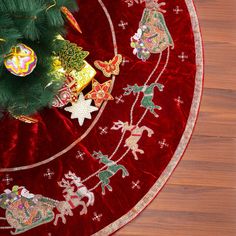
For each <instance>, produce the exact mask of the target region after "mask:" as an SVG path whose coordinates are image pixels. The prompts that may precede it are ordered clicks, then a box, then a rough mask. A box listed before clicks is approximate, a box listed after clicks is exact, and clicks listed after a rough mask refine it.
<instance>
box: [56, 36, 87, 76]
mask: <svg viewBox="0 0 236 236" xmlns="http://www.w3.org/2000/svg"><path fill="white" fill-rule="evenodd" d="M54 51H55V55H56V56H58V57H59V60H60V62H61V65H62V67H63V68H64V70H65V71H66V72H67V73H69V72H71V71H72V70H77V71H80V70H81V69H82V68H83V66H84V65H85V63H84V59H85V58H86V57H87V56H88V55H89V52H87V51H83V50H82V48H81V47H78V46H77V45H76V44H75V43H71V42H70V41H68V40H56V41H55V43H54Z"/></svg>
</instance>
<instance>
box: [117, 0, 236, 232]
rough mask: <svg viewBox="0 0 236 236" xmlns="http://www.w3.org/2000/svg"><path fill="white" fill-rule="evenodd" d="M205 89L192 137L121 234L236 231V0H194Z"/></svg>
mask: <svg viewBox="0 0 236 236" xmlns="http://www.w3.org/2000/svg"><path fill="white" fill-rule="evenodd" d="M195 3H196V7H197V10H198V15H199V19H200V23H201V28H202V33H203V40H204V45H205V60H206V67H205V70H206V72H205V86H204V87H205V89H204V96H203V101H202V105H201V112H200V115H199V119H198V123H197V127H196V129H195V132H194V136H193V138H192V141H191V143H190V145H189V147H188V150H187V152H186V153H185V155H184V158H183V160H182V162H181V163H180V164H179V166H178V168H177V169H176V171H175V173H174V174H173V175H172V177H171V179H170V180H169V182H168V183H167V185H166V186H165V188H164V189H163V190H162V192H161V193H160V194H159V195H158V197H157V199H156V200H154V202H153V203H152V204H151V205H150V206H149V207H148V208H147V209H146V210H145V211H144V212H143V213H142V214H141V215H140V216H139V217H138V218H137V219H136V220H134V221H133V222H132V223H130V224H129V225H128V226H126V227H125V228H123V229H122V230H120V231H119V232H118V233H116V234H115V235H116V236H125V235H126V236H127V235H129V236H131V235H135V236H140V235H141V236H151V235H152V236H154V235H155V236H172V235H174V236H203V235H204V236H235V235H236V69H235V68H236V0H195Z"/></svg>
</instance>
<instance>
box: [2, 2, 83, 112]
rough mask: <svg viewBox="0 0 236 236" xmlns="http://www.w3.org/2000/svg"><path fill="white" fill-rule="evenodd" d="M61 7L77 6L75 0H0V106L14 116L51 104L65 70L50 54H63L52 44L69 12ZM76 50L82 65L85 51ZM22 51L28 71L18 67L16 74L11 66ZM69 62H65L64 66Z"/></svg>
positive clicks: (63, 28)
mask: <svg viewBox="0 0 236 236" xmlns="http://www.w3.org/2000/svg"><path fill="white" fill-rule="evenodd" d="M62 9H66V10H68V11H72V12H73V11H76V10H78V7H77V4H76V1H75V0H1V1H0V108H1V110H2V109H3V110H5V111H7V112H9V113H11V114H12V115H13V116H18V115H30V114H33V113H35V112H37V111H39V110H40V109H42V108H44V107H47V106H48V105H50V104H51V102H52V99H53V97H54V96H55V95H56V93H57V91H58V89H60V88H61V86H62V84H63V82H64V80H65V74H63V73H60V72H58V71H57V70H56V69H55V68H54V66H53V60H54V59H53V55H55V54H56V55H59V56H60V55H61V57H62V59H64V57H65V54H63V53H61V52H60V50H61V48H60V47H58V46H55V45H56V43H57V39H56V38H57V37H58V35H63V34H65V33H66V32H65V21H66V20H67V18H68V16H67V15H65V13H64V11H63V10H62ZM61 41H62V40H61ZM67 44H68V43H67ZM60 45H62V44H60ZM57 50H58V51H57ZM27 53H28V54H27ZM77 54H79V55H80V57H79V58H77V62H78V64H79V67H80V68H82V66H83V59H84V58H85V57H86V56H87V53H86V52H83V51H82V50H81V48H79V49H77ZM24 55H26V56H28V57H30V56H31V58H30V60H31V61H30V63H31V64H30V66H31V67H30V66H29V68H27V69H28V70H27V72H25V71H23V70H21V72H22V74H17V73H16V72H14V70H15V69H18V68H17V67H19V65H21V61H20V60H19V58H20V59H21V58H23V57H24ZM63 55H64V56H63ZM14 57H15V58H14ZM13 59H15V61H14V60H13ZM27 63H29V62H28V61H27ZM63 63H64V64H66V62H63ZM71 64H73V63H72V62H71V63H67V66H69V65H71ZM72 66H73V65H72ZM14 67H16V68H14Z"/></svg>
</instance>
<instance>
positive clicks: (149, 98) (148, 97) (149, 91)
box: [124, 83, 164, 117]
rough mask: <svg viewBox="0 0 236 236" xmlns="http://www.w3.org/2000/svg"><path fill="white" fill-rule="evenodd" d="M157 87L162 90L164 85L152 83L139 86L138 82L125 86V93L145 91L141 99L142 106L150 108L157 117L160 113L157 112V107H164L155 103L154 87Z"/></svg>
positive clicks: (159, 108)
mask: <svg viewBox="0 0 236 236" xmlns="http://www.w3.org/2000/svg"><path fill="white" fill-rule="evenodd" d="M155 87H157V88H158V89H159V91H160V92H162V91H163V89H164V85H162V84H159V83H152V84H151V85H149V86H148V85H144V86H138V85H137V84H135V85H133V86H131V85H128V86H127V88H124V90H125V93H124V95H125V96H127V95H130V94H131V93H132V92H133V94H136V93H143V95H144V96H143V99H142V101H141V106H142V107H144V108H146V109H148V110H149V111H150V112H151V113H152V114H153V115H154V116H155V117H158V114H157V113H156V112H155V109H158V110H161V109H162V108H161V107H160V106H158V105H155V104H154V102H153V96H154V88H155Z"/></svg>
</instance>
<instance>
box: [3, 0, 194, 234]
mask: <svg viewBox="0 0 236 236" xmlns="http://www.w3.org/2000/svg"><path fill="white" fill-rule="evenodd" d="M78 3H79V7H80V11H79V13H78V14H76V19H77V20H78V22H79V24H80V26H81V29H82V31H83V34H82V35H80V34H78V33H77V32H76V31H74V30H73V28H70V27H68V36H67V38H68V39H69V40H71V41H72V42H76V43H77V44H78V45H80V46H82V47H83V48H84V49H85V50H88V51H89V52H90V55H89V57H88V62H89V63H90V64H91V65H93V62H94V61H95V60H109V59H112V58H113V56H114V49H113V44H112V37H111V31H110V27H109V23H108V20H107V18H106V16H105V14H104V12H103V9H102V8H101V6H100V4H99V3H98V1H97V0H89V1H86V0H79V1H78ZM104 4H105V6H106V7H107V9H108V12H109V13H110V15H111V18H112V21H113V24H114V27H115V32H116V36H117V44H118V53H119V54H121V55H122V56H123V57H125V58H126V59H127V60H129V63H126V64H125V65H124V66H121V67H120V68H121V71H120V75H119V76H117V77H116V80H115V84H114V89H113V91H112V95H113V97H119V96H120V95H122V94H123V93H124V90H123V88H125V87H126V86H127V85H128V84H130V85H133V84H135V83H137V84H138V85H143V84H144V83H145V81H146V79H147V77H148V75H149V74H150V72H151V71H152V69H153V68H154V66H155V64H156V62H157V60H158V55H152V56H151V57H150V59H149V60H148V61H147V62H142V61H141V60H139V59H138V58H137V57H136V56H135V55H133V53H132V51H133V49H132V48H131V47H130V37H131V36H133V35H134V33H136V31H137V29H138V24H139V21H140V19H141V16H142V12H143V9H144V7H145V5H144V3H143V4H136V3H134V6H132V7H128V6H127V3H125V1H123V0H113V1H111V0H104ZM176 5H177V3H176V1H167V3H166V6H165V7H164V9H165V10H167V12H166V13H165V14H164V17H165V20H166V24H167V27H168V29H169V31H170V33H171V36H172V38H173V40H174V44H175V48H174V49H173V50H170V61H169V64H168V66H167V69H166V70H165V72H164V74H163V75H162V77H161V78H160V80H159V83H161V84H163V85H164V86H165V88H164V91H163V92H159V91H158V89H155V96H154V102H155V103H156V104H158V105H160V106H161V107H162V110H161V111H158V114H159V118H155V117H154V116H153V115H152V114H150V113H149V112H148V113H147V116H146V118H145V119H144V121H143V122H142V124H141V125H145V126H147V127H149V128H151V129H152V130H153V131H154V135H153V136H152V137H151V138H149V137H148V136H147V134H146V133H144V135H143V137H142V138H141V140H140V142H139V146H140V148H142V149H143V150H144V151H145V154H143V155H141V154H138V156H139V160H138V161H136V160H134V157H133V155H132V153H131V152H130V153H128V155H127V156H126V157H125V158H124V159H123V160H122V161H121V162H120V164H122V165H124V166H125V167H126V168H127V170H128V172H129V176H128V177H126V178H122V176H121V172H120V173H117V174H116V175H115V176H114V177H112V178H111V179H110V180H111V186H112V188H113V191H112V192H109V191H107V192H106V195H104V196H103V195H102V194H101V187H100V186H99V187H98V188H97V189H95V190H94V194H95V204H94V206H90V207H89V208H88V213H87V214H86V215H82V216H80V208H77V209H74V210H73V214H74V216H72V217H71V216H66V220H67V222H66V224H65V225H64V224H63V223H61V222H59V224H58V225H57V226H56V227H55V226H54V225H53V223H52V222H51V223H47V224H45V225H41V226H39V227H36V228H34V229H32V230H29V231H27V232H25V233H24V235H42V236H48V235H57V236H59V235H63V236H72V235H78V236H88V235H92V234H93V233H95V232H97V231H99V230H101V229H102V228H104V227H105V226H107V225H109V224H110V223H112V222H114V221H115V220H117V219H119V218H120V217H122V216H123V215H124V214H126V213H127V212H128V211H130V210H131V209H132V208H133V207H134V205H135V204H136V203H137V202H138V201H139V200H140V199H141V198H142V197H143V196H144V195H145V194H146V193H147V192H148V190H149V189H150V188H151V187H152V186H153V184H154V183H155V182H156V180H157V179H158V178H159V176H160V175H161V173H162V172H163V170H164V169H165V167H166V166H167V164H168V163H169V162H170V160H171V158H172V156H173V153H174V152H175V150H176V148H177V146H178V144H179V142H180V139H181V136H182V134H183V131H184V129H185V126H186V121H187V119H188V117H189V112H190V107H191V104H192V100H193V92H194V86H195V74H196V63H195V46H194V37H193V32H192V26H191V22H190V16H189V13H188V10H187V7H186V5H185V1H183V0H179V1H178V6H179V7H180V9H183V12H181V13H180V14H175V13H174V12H173V9H174V8H175V7H176ZM121 20H123V21H124V22H128V26H127V27H126V29H124V30H123V29H122V28H121V27H119V26H118V24H119V23H120V21H121ZM49 33H50V32H49ZM182 52H185V53H186V54H187V55H188V59H187V60H186V61H185V62H184V63H183V62H182V61H181V59H180V58H179V57H178V56H179V55H180V54H181V53H182ZM166 55H167V50H165V51H164V52H163V60H162V61H161V64H160V67H159V69H158V71H157V72H156V74H155V75H154V77H153V78H156V77H155V76H157V75H158V73H160V70H161V69H162V68H163V65H164V63H165V58H166ZM96 79H97V80H98V81H99V82H104V81H106V80H107V78H105V77H104V76H103V75H102V73H101V72H99V71H98V70H97V75H96ZM88 90H89V89H88ZM179 96H180V97H181V99H182V100H183V101H184V103H183V104H181V105H180V106H178V105H177V103H176V102H175V100H174V99H175V98H178V97H179ZM135 98H136V97H135V96H134V95H129V96H124V97H123V99H124V103H118V104H117V103H116V102H115V100H114V101H109V102H108V104H107V106H106V108H105V110H104V112H103V113H102V115H101V117H100V118H99V120H98V122H97V123H96V125H95V126H94V127H93V129H92V130H91V132H90V133H89V134H88V135H87V136H86V137H85V138H84V139H83V140H82V141H81V142H79V143H78V144H77V145H75V147H74V148H72V149H71V150H70V151H68V152H67V153H65V154H64V155H61V156H60V157H58V158H56V159H55V160H53V161H51V162H49V163H48V164H46V165H41V166H39V167H36V168H33V169H28V170H22V171H14V172H3V173H0V193H2V192H3V191H4V190H5V189H6V188H9V189H10V188H11V187H12V186H13V185H19V186H25V187H26V188H27V189H28V190H29V191H30V192H32V193H34V194H41V195H43V196H45V197H49V198H52V199H56V200H64V198H63V195H62V190H63V189H62V188H60V187H59V186H58V184H57V181H60V180H61V179H62V178H63V176H64V174H65V173H67V172H68V171H69V170H70V171H72V172H74V173H76V174H77V175H78V176H80V177H81V178H82V179H85V178H86V177H87V176H89V175H90V174H91V173H94V172H96V171H97V170H98V169H99V168H100V167H102V166H103V165H102V164H99V163H98V161H97V160H95V159H94V158H93V157H92V153H93V151H99V150H100V151H102V153H104V154H106V155H108V156H109V155H110V154H111V153H112V152H113V150H114V149H115V148H116V146H117V143H118V142H119V139H120V136H121V131H120V130H119V131H115V130H111V129H110V128H111V127H112V125H113V122H116V121H118V120H121V121H124V122H126V121H129V119H130V118H129V114H130V109H131V107H132V104H133V102H134V100H135ZM138 104H140V100H139V103H138ZM144 111H145V110H144V108H142V107H140V106H136V107H135V110H134V114H135V115H134V120H136V121H137V120H138V118H139V117H140V116H141V115H142V114H143V112H144ZM97 114H98V113H93V115H92V117H93V118H92V120H86V122H85V124H84V125H83V126H82V127H80V126H79V124H78V121H77V120H71V119H70V113H68V112H66V111H64V110H63V109H56V108H53V109H45V110H43V111H41V112H40V113H39V114H38V115H37V118H38V119H39V123H38V124H32V125H30V124H24V123H22V122H20V121H18V120H15V119H12V118H10V117H8V116H7V117H4V118H3V119H2V120H1V121H0V140H1V142H0V168H11V167H19V166H26V165H31V164H34V163H38V162H40V161H43V160H46V159H48V158H50V157H51V156H53V155H55V154H57V153H58V152H60V151H62V150H64V149H65V148H66V147H68V146H69V145H70V144H72V143H73V142H74V141H75V140H77V139H78V137H80V136H81V135H83V134H84V132H86V130H87V129H88V127H89V126H90V125H91V123H92V122H93V120H94V119H95V117H96V115H97ZM99 127H108V134H104V135H100V131H101V130H100V129H99ZM126 138H128V134H127V136H126ZM163 139H166V140H167V141H168V144H169V146H168V147H167V148H163V149H161V148H160V146H159V144H158V142H159V141H160V140H163ZM123 146H124V145H123V144H122V146H121V147H120V148H119V150H118V152H117V154H116V155H115V156H114V157H113V160H118V159H119V158H120V156H121V155H122V153H123V152H124V151H125V150H126V149H125V148H124V147H123ZM78 151H81V152H84V153H85V155H84V160H81V159H77V158H76V155H77V152H78ZM48 168H49V169H50V170H52V171H53V172H54V175H53V176H52V179H48V178H46V177H45V176H44V174H45V173H46V170H47V169H48ZM6 174H8V175H9V176H10V177H11V178H12V180H13V181H11V182H10V184H9V185H6V182H4V181H3V179H4V178H5V177H6ZM1 180H2V181H1ZM137 180H140V189H139V190H138V191H135V190H134V189H132V181H137ZM98 181H99V179H98V178H97V177H96V176H95V177H93V178H91V179H90V180H89V181H87V182H86V186H87V187H88V188H92V187H93V186H94V185H96V183H97V182H98ZM94 212H97V213H98V214H99V213H101V214H102V218H101V220H100V221H94V220H93V217H94ZM4 213H5V211H4V210H3V209H0V217H4ZM6 225H7V222H4V221H0V226H6ZM0 234H1V235H9V234H10V231H9V230H1V231H0Z"/></svg>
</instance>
